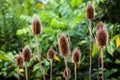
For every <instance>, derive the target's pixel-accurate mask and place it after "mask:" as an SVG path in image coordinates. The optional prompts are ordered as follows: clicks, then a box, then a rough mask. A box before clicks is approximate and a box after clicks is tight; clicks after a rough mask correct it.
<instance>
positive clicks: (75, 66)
mask: <svg viewBox="0 0 120 80" xmlns="http://www.w3.org/2000/svg"><path fill="white" fill-rule="evenodd" d="M74 74H75V80H77V64H76V63H74Z"/></svg>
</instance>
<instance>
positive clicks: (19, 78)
mask: <svg viewBox="0 0 120 80" xmlns="http://www.w3.org/2000/svg"><path fill="white" fill-rule="evenodd" d="M19 68H20V67H19V66H18V70H17V71H18V80H20V74H19Z"/></svg>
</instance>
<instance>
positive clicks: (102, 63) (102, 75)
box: [101, 47, 104, 80]
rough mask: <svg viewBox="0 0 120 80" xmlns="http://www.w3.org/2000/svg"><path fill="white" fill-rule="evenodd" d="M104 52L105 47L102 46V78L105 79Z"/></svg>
mask: <svg viewBox="0 0 120 80" xmlns="http://www.w3.org/2000/svg"><path fill="white" fill-rule="evenodd" d="M103 57H104V52H103V47H101V65H102V80H104V58H103Z"/></svg>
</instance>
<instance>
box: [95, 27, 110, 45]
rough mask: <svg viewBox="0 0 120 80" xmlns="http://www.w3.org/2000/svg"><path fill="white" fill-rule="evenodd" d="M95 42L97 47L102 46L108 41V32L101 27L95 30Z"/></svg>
mask: <svg viewBox="0 0 120 80" xmlns="http://www.w3.org/2000/svg"><path fill="white" fill-rule="evenodd" d="M95 39H96V44H97V45H98V46H99V47H103V46H105V45H106V44H107V42H108V32H107V31H106V30H105V29H104V28H103V29H99V30H97V31H96V37H95Z"/></svg>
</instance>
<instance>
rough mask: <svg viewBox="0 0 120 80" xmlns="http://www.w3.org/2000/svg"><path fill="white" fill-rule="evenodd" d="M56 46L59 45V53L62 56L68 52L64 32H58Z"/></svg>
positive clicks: (67, 43) (68, 48)
mask: <svg viewBox="0 0 120 80" xmlns="http://www.w3.org/2000/svg"><path fill="white" fill-rule="evenodd" d="M58 47H59V52H60V54H62V55H64V56H65V55H67V54H68V53H69V52H70V47H69V42H68V38H67V37H66V35H65V34H64V33H62V34H60V36H59V38H58Z"/></svg>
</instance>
